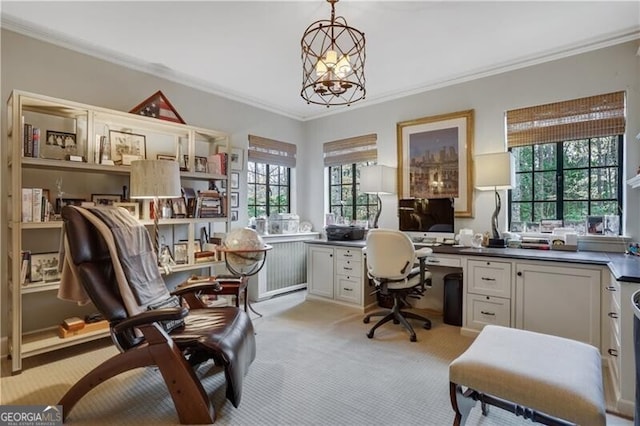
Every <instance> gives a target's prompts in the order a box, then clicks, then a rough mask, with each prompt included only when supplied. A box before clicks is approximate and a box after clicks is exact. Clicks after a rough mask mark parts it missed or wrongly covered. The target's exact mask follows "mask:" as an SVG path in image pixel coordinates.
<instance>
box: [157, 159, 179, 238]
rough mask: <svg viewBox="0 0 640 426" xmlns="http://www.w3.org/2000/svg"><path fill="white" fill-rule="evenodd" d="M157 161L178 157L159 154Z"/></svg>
mask: <svg viewBox="0 0 640 426" xmlns="http://www.w3.org/2000/svg"><path fill="white" fill-rule="evenodd" d="M156 159H157V160H167V161H176V156H175V155H168V154H158V155H156ZM167 248H168V247H167Z"/></svg>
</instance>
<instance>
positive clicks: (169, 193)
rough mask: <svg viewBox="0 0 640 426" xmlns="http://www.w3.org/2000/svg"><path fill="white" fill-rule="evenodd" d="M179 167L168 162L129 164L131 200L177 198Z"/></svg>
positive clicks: (137, 162)
mask: <svg viewBox="0 0 640 426" xmlns="http://www.w3.org/2000/svg"><path fill="white" fill-rule="evenodd" d="M181 196H182V193H181V191H180V165H179V164H178V162H177V161H169V160H137V161H133V162H131V198H150V199H153V198H178V197H181Z"/></svg>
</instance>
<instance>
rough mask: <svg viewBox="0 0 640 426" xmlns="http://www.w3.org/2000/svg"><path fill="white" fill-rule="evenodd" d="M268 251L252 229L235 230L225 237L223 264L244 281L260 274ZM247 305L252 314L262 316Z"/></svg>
mask: <svg viewBox="0 0 640 426" xmlns="http://www.w3.org/2000/svg"><path fill="white" fill-rule="evenodd" d="M270 249H271V246H269V245H267V244H265V243H264V241H262V238H261V237H260V235H259V234H258V233H257V232H256V231H255V230H254V229H251V228H235V229H232V230H231V231H230V232H229V233H228V234H227V236H226V237H225V239H224V241H223V248H222V251H224V255H225V264H226V266H227V269H228V270H229V272H231V273H232V274H234V275H235V276H239V277H240V278H242V279H243V280H246V279H248V277H250V276H251V275H255V274H257V273H258V272H260V270H261V269H262V267H263V266H264V263H265V261H266V259H267V251H268V250H270ZM246 297H247V296H246V294H245V298H246ZM247 302H248V300H247ZM247 304H248V307H249V309H251V311H253V313H255V314H257V315H259V316H262V315H261V314H259V313H258V312H256V311H255V310H254V309H253V307H251V304H250V303H247Z"/></svg>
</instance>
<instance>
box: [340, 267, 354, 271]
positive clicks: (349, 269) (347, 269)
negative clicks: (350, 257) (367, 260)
mask: <svg viewBox="0 0 640 426" xmlns="http://www.w3.org/2000/svg"><path fill="white" fill-rule="evenodd" d="M342 269H344V270H345V271H351V270H352V269H353V268H347V267H346V266H345V267H344V268H342Z"/></svg>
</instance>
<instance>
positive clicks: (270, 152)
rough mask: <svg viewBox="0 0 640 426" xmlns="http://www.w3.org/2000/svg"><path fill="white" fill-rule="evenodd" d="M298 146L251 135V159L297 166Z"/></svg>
mask: <svg viewBox="0 0 640 426" xmlns="http://www.w3.org/2000/svg"><path fill="white" fill-rule="evenodd" d="M296 152H297V147H296V146H295V145H294V144H291V143H287V142H280V141H276V140H273V139H267V138H263V137H260V136H254V135H249V151H248V157H249V161H253V162H255V163H265V164H273V165H276V166H284V167H295V166H296Z"/></svg>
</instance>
